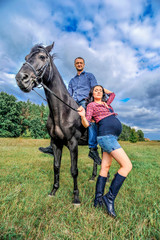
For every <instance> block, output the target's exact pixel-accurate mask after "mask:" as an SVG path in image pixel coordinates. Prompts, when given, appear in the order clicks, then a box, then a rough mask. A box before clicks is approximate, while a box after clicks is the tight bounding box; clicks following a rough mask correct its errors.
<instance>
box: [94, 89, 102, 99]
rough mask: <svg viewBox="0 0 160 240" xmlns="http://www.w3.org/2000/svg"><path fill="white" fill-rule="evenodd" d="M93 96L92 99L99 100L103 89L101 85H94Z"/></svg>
mask: <svg viewBox="0 0 160 240" xmlns="http://www.w3.org/2000/svg"><path fill="white" fill-rule="evenodd" d="M93 97H94V100H101V99H102V97H103V89H102V87H101V86H96V87H95V88H94V89H93Z"/></svg>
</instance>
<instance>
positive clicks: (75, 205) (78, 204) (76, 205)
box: [73, 202, 81, 208]
mask: <svg viewBox="0 0 160 240" xmlns="http://www.w3.org/2000/svg"><path fill="white" fill-rule="evenodd" d="M73 206H74V208H79V207H80V206H81V203H80V202H79V203H74V202H73Z"/></svg>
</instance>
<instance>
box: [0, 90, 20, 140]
mask: <svg viewBox="0 0 160 240" xmlns="http://www.w3.org/2000/svg"><path fill="white" fill-rule="evenodd" d="M20 115H21V108H20V105H19V104H18V102H17V99H16V98H15V97H14V96H13V95H9V94H7V93H5V92H1V93H0V137H19V136H20V134H21V125H20Z"/></svg>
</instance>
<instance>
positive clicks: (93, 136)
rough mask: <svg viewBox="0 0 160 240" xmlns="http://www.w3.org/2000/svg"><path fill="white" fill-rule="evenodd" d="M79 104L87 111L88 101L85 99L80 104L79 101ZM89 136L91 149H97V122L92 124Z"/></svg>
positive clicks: (89, 128)
mask: <svg viewBox="0 0 160 240" xmlns="http://www.w3.org/2000/svg"><path fill="white" fill-rule="evenodd" d="M77 103H78V104H79V105H80V106H82V107H84V108H85V109H86V105H85V104H86V101H85V100H84V99H83V100H81V101H79V102H78V101H77ZM88 135H89V136H88V145H89V148H96V149H97V124H96V123H95V122H92V123H91V125H90V126H89V127H88Z"/></svg>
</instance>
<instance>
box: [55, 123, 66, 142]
mask: <svg viewBox="0 0 160 240" xmlns="http://www.w3.org/2000/svg"><path fill="white" fill-rule="evenodd" d="M55 135H56V136H58V137H59V138H60V139H63V138H64V134H63V132H62V130H61V128H60V127H59V126H58V125H56V126H55Z"/></svg>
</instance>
